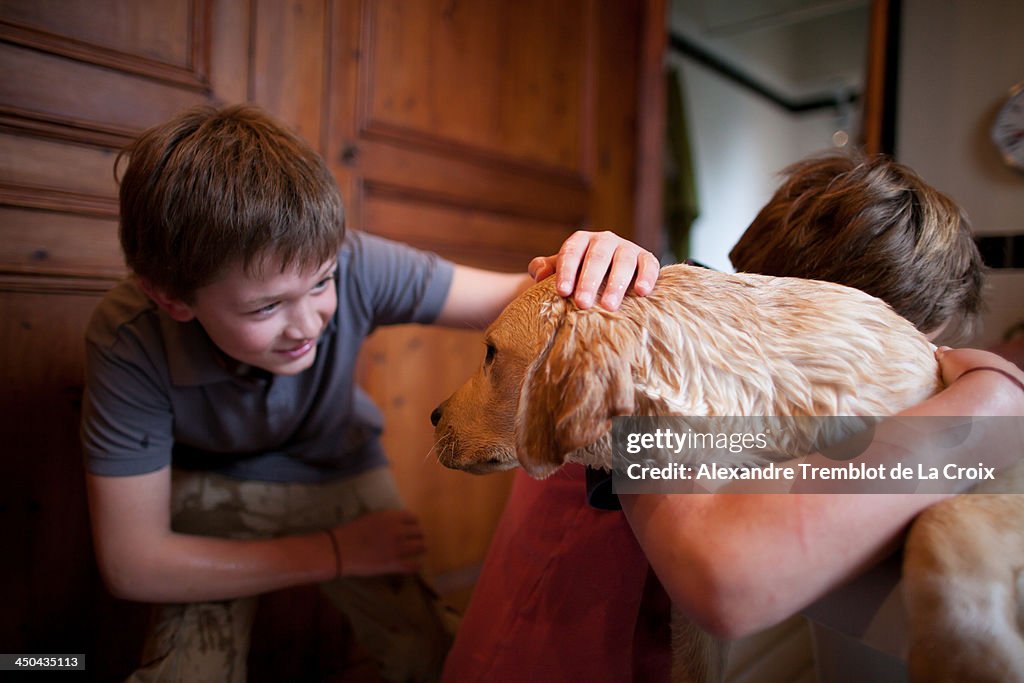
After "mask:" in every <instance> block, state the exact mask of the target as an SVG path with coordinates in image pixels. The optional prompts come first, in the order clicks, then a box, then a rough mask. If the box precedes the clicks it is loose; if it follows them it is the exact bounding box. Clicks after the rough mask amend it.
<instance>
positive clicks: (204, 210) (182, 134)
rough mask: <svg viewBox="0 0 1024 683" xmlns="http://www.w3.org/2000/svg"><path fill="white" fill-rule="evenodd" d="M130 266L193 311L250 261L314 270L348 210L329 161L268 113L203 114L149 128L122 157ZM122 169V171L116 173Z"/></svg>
mask: <svg viewBox="0 0 1024 683" xmlns="http://www.w3.org/2000/svg"><path fill="white" fill-rule="evenodd" d="M125 155H127V156H128V164H127V167H126V168H125V172H124V177H123V178H122V179H121V189H120V198H121V226H120V238H121V248H122V249H123V250H124V254H125V258H126V260H127V262H128V266H129V267H130V268H131V269H132V270H133V271H134V272H135V273H136V274H137V275H139V276H140V277H142V278H144V279H146V280H147V281H148V282H149V283H150V284H151V285H152V286H153V287H155V288H156V289H158V290H160V291H161V292H163V293H164V294H166V295H168V296H171V297H173V298H176V299H180V300H182V301H186V302H190V301H191V299H192V297H193V296H194V294H195V292H196V290H197V289H199V288H200V287H202V286H204V285H206V284H209V283H210V282H212V281H213V280H214V279H216V277H217V276H218V275H219V274H220V273H221V272H222V271H223V269H224V268H225V267H226V266H228V265H230V264H231V263H234V262H236V261H237V260H239V259H241V261H242V264H243V267H244V268H245V269H246V271H247V272H249V273H255V272H258V271H259V269H261V268H263V267H265V266H266V265H268V258H269V257H273V260H272V261H271V263H273V264H274V265H278V264H279V265H280V266H281V267H282V268H286V267H289V266H299V267H301V268H315V267H316V266H318V265H320V264H322V263H325V262H326V261H328V260H329V259H330V258H331V257H332V256H333V255H334V254H335V253H336V252H337V249H338V247H339V246H340V245H341V242H342V239H343V238H344V230H345V228H344V209H343V207H342V202H341V194H340V192H339V191H338V187H337V184H336V183H335V182H334V178H333V177H332V176H331V173H330V171H329V170H328V169H327V166H326V164H325V163H324V161H323V159H321V158H320V156H319V155H318V154H317V153H316V152H314V151H313V150H312V149H311V148H310V147H309V146H308V145H307V144H306V143H305V142H303V141H302V140H301V139H299V137H298V136H297V135H295V134H293V133H291V132H290V131H288V130H287V129H286V128H285V127H284V126H282V125H281V124H280V123H278V122H277V121H275V120H274V119H272V118H271V117H270V116H268V115H267V114H265V113H264V112H263V111H261V110H260V109H258V108H256V107H253V106H249V105H236V106H231V107H226V108H224V109H214V108H212V107H200V108H196V109H190V110H188V111H185V112H183V113H181V114H179V115H178V116H176V117H175V118H173V119H171V120H170V121H168V122H166V123H164V124H161V125H158V126H155V127H154V128H150V129H149V130H147V131H145V132H144V133H142V135H140V136H139V138H138V139H137V140H135V141H134V142H133V143H132V144H131V145H130V146H128V147H127V148H126V149H125V150H124V151H122V152H121V155H119V156H118V164H119V163H120V161H121V159H122V157H123V156H125ZM115 168H116V165H115Z"/></svg>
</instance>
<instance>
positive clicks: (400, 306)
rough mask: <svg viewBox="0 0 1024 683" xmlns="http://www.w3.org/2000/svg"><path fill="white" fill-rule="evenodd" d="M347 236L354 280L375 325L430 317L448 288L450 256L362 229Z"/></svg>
mask: <svg viewBox="0 0 1024 683" xmlns="http://www.w3.org/2000/svg"><path fill="white" fill-rule="evenodd" d="M349 239H350V240H351V242H352V254H351V259H352V262H351V265H350V267H351V275H352V282H353V284H354V285H355V286H356V287H358V289H359V291H360V296H361V298H362V300H363V302H364V305H365V306H366V309H367V311H368V313H369V315H370V317H371V319H372V322H373V325H374V326H377V325H393V324H401V323H432V322H434V320H435V319H436V318H437V316H438V315H439V314H440V313H441V309H442V307H443V306H444V302H445V300H446V299H447V298H448V291H449V289H450V288H451V283H452V274H453V272H454V266H453V264H452V263H451V262H450V261H447V260H445V259H443V258H441V257H440V256H438V255H437V254H433V253H430V252H427V251H422V250H420V249H415V248H413V247H410V246H408V245H404V244H401V243H399V242H393V241H391V240H387V239H384V238H382V237H377V236H375V235H369V234H366V233H357V232H352V233H350V234H349Z"/></svg>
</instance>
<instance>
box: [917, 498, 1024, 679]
mask: <svg viewBox="0 0 1024 683" xmlns="http://www.w3.org/2000/svg"><path fill="white" fill-rule="evenodd" d="M1021 519H1024V496H1016V495H1008V496H1007V495H1002V496H1000V495H981V494H973V495H965V496H959V497H957V498H952V499H950V500H947V501H944V502H942V503H939V504H938V505H935V506H933V507H932V508H930V509H929V510H926V511H925V512H924V513H922V514H921V515H920V517H919V518H918V519H917V521H916V522H915V523H914V525H913V527H912V529H911V532H910V535H909V537H908V539H907V544H906V549H905V556H904V563H903V590H904V598H905V600H906V604H907V613H908V619H909V621H910V651H909V661H908V665H909V669H910V677H911V680H912V681H915V683H917V682H921V683H923V682H927V683H944V682H947V681H948V682H949V683H953V682H957V683H960V682H963V681H972V682H973V681H977V682H982V681H984V682H988V681H991V682H992V683H1024V638H1022V636H1021V623H1020V618H1019V614H1020V610H1021V603H1022V600H1021V599H1022V597H1024V596H1022V595H1021V593H1020V589H1021V575H1020V572H1021V569H1022V568H1024V529H1022V528H1020V527H1019V526H1018V522H1019V520H1021Z"/></svg>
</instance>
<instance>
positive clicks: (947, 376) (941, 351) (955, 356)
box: [935, 346, 1021, 386]
mask: <svg viewBox="0 0 1024 683" xmlns="http://www.w3.org/2000/svg"><path fill="white" fill-rule="evenodd" d="M935 358H936V359H938V361H939V369H940V370H941V372H942V382H943V384H945V385H946V386H949V385H950V384H952V383H953V382H955V381H956V380H957V379H958V378H959V377H960V376H961V375H962V374H964V373H965V372H967V371H968V370H970V369H971V368H976V367H995V368H1000V369H1002V370H1004V371H1006V372H1008V373H1010V374H1013V375H1017V376H1019V375H1020V372H1021V371H1020V369H1019V368H1018V367H1016V366H1015V365H1014V364H1013V363H1011V362H1010V361H1008V360H1006V359H1005V358H1003V357H1001V356H999V355H997V354H995V353H992V352H991V351H983V350H981V349H951V348H949V347H948V346H940V347H939V348H938V349H936V350H935Z"/></svg>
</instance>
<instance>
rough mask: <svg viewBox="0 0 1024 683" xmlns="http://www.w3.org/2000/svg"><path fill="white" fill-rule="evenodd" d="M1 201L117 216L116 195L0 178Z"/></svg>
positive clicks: (76, 212) (64, 211) (14, 204)
mask: <svg viewBox="0 0 1024 683" xmlns="http://www.w3.org/2000/svg"><path fill="white" fill-rule="evenodd" d="M0 205H6V206H18V207H22V208H27V209H43V210H46V211H58V212H60V213H70V214H75V215H80V216H95V217H98V218H117V216H118V213H119V212H118V200H117V198H116V197H104V196H98V195H90V194H85V193H82V192H69V191H67V190H56V189H53V188H49V187H33V186H29V185H14V184H12V183H4V182H0Z"/></svg>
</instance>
